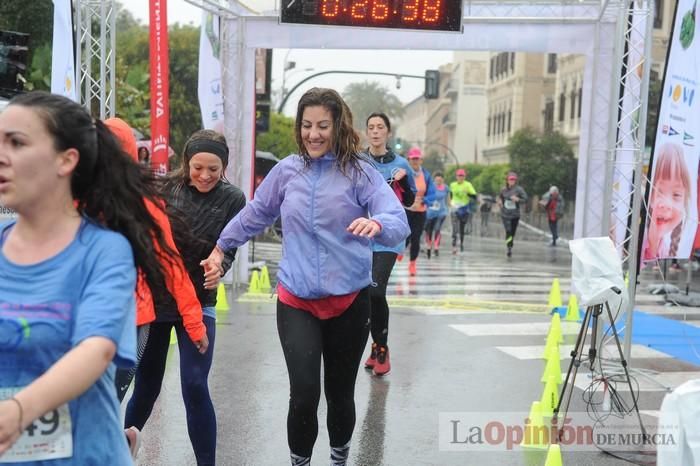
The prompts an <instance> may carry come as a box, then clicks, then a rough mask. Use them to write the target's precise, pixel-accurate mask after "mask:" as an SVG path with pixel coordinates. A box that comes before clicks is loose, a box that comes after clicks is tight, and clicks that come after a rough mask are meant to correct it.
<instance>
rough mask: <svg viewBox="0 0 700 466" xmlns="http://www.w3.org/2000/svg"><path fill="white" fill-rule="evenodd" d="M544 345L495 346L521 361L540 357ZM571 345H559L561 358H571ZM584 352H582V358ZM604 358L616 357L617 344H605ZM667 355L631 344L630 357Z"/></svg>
mask: <svg viewBox="0 0 700 466" xmlns="http://www.w3.org/2000/svg"><path fill="white" fill-rule="evenodd" d="M544 348H545V347H544V345H542V346H497V347H496V349H498V350H499V351H502V352H504V353H505V354H507V355H509V356H512V357H514V358H517V359H519V360H521V361H527V360H531V359H542V355H543V354H544ZM573 349H574V346H573V345H560V346H559V354H560V355H561V359H562V360H566V361H570V360H571V351H573ZM586 354H587V353H586ZM586 354H584V359H585V356H586ZM603 357H604V358H616V357H618V353H617V345H605V347H604V349H603ZM670 357H671V356H669V355H668V354H666V353H662V352H661V351H657V350H655V349H653V348H649V347H648V346H644V345H632V358H634V359H636V358H644V359H648V358H663V359H668V358H670Z"/></svg>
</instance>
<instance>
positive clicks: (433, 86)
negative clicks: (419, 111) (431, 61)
mask: <svg viewBox="0 0 700 466" xmlns="http://www.w3.org/2000/svg"><path fill="white" fill-rule="evenodd" d="M423 97H425V98H426V99H437V98H439V97H440V71H439V70H425V92H423Z"/></svg>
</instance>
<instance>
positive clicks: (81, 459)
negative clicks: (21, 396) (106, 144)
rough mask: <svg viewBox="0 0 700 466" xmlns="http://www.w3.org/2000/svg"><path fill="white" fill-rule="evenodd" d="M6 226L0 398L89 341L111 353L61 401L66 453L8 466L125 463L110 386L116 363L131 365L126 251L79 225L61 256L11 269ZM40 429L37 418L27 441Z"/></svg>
mask: <svg viewBox="0 0 700 466" xmlns="http://www.w3.org/2000/svg"><path fill="white" fill-rule="evenodd" d="M13 225H14V222H11V223H6V224H0V393H4V394H5V397H6V396H7V392H8V391H9V390H8V389H16V388H21V387H24V386H27V385H29V384H30V383H32V382H33V381H34V380H35V379H36V378H37V377H39V376H40V375H42V374H43V373H44V372H46V371H47V370H48V369H49V368H50V367H51V366H52V365H53V364H54V363H55V362H56V361H58V359H60V358H61V357H62V356H64V355H65V354H66V353H67V352H68V351H70V350H71V349H72V348H74V347H75V346H77V345H78V344H80V343H81V342H82V341H83V340H85V339H87V338H89V337H95V336H100V337H106V338H109V339H110V340H112V341H113V342H114V343H115V344H116V346H117V353H116V355H115V358H114V361H113V364H111V365H110V366H109V368H108V370H107V371H106V372H105V373H104V374H102V376H101V377H100V378H99V379H98V380H97V381H96V382H95V384H94V385H92V386H91V387H90V388H89V389H88V390H87V391H86V392H84V393H83V394H82V395H80V396H79V397H77V398H75V399H74V400H72V401H70V402H68V410H69V412H70V419H71V422H72V439H73V440H72V442H73V456H72V457H71V458H63V459H54V460H44V461H32V462H20V463H9V464H17V465H18V466H19V465H21V466H27V465H36V466H40V465H41V466H68V465H116V466H122V465H132V464H133V462H132V460H131V457H130V455H129V450H128V447H127V444H126V439H125V437H124V432H123V429H122V425H121V420H120V411H119V403H118V401H117V395H116V389H115V387H114V372H115V364H116V365H117V366H119V367H124V368H128V367H132V366H133V365H134V364H135V362H136V307H135V301H134V290H135V285H136V268H135V266H134V259H133V254H132V251H131V246H130V245H129V243H128V241H127V240H126V238H124V237H123V236H122V235H120V234H118V233H115V232H113V231H109V230H106V229H104V228H102V227H100V226H98V225H96V224H94V223H92V222H90V221H89V220H83V223H82V225H81V227H80V229H79V230H78V233H77V234H76V237H75V238H74V239H73V241H72V242H71V243H70V244H69V245H68V246H67V247H66V248H65V249H64V250H63V251H61V252H59V253H58V254H57V255H55V256H54V257H51V258H49V259H47V260H44V261H42V262H39V263H37V264H33V265H18V264H15V263H12V262H10V261H8V260H7V258H6V257H5V255H4V254H3V253H2V245H3V243H4V242H5V238H6V236H7V234H8V232H9V231H10V229H11V228H12V227H13ZM50 417H51V416H49V418H50ZM46 424H47V425H43V424H42V420H38V421H36V422H35V425H36V426H37V429H34V430H33V433H32V437H34V438H37V439H40V438H41V432H42V429H45V430H44V431H47V430H50V429H51V427H52V426H51V425H50V423H46ZM27 434H28V433H27V432H25V435H27ZM1 460H2V458H1V457H0V463H2V461H1Z"/></svg>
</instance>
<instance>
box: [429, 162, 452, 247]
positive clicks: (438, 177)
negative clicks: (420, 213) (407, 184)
mask: <svg viewBox="0 0 700 466" xmlns="http://www.w3.org/2000/svg"><path fill="white" fill-rule="evenodd" d="M433 182H434V183H435V194H434V196H433V200H432V202H431V203H430V205H428V211H427V212H426V216H425V250H426V253H427V255H428V259H430V256H431V254H432V251H433V250H434V251H435V257H437V256H438V255H439V254H440V240H441V239H442V233H440V229H441V228H442V224H443V223H444V221H445V219H446V218H447V214H448V212H449V208H448V207H447V202H448V200H449V195H450V188H449V187H448V186H447V185H446V184H445V178H444V176H443V175H442V173H440V172H437V173H435V174H434V175H433Z"/></svg>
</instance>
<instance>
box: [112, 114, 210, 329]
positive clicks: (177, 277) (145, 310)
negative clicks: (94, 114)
mask: <svg viewBox="0 0 700 466" xmlns="http://www.w3.org/2000/svg"><path fill="white" fill-rule="evenodd" d="M105 124H106V125H107V127H108V128H109V129H110V130H111V131H112V133H113V134H114V135H115V136H116V138H117V140H118V141H119V142H120V143H121V145H122V148H123V149H124V151H125V152H126V153H128V154H129V155H130V156H131V157H132V158H133V159H134V160H136V161H137V160H138V154H137V150H136V139H135V138H134V134H133V132H132V131H131V128H130V127H129V125H127V124H126V123H125V122H124V121H123V120H121V119H119V118H109V119H108V120H105ZM144 203H145V205H146V208H147V209H148V212H149V213H150V214H151V216H152V217H153V220H154V221H155V222H156V223H157V224H158V226H159V227H160V229H161V230H162V232H163V237H164V239H165V243H166V244H167V245H168V246H169V247H170V248H171V249H172V250H173V251H176V252H177V246H176V245H175V240H174V239H173V233H172V229H171V228H170V220H168V216H167V215H166V214H165V212H164V211H163V209H161V208H159V207H158V206H157V205H155V204H154V203H153V202H151V201H149V200H148V199H144ZM155 247H156V253H157V254H160V253H161V252H162V251H161V249H160V247H159V245H158V243H156V244H155ZM160 262H161V265H162V266H163V270H165V272H166V273H165V285H166V287H167V288H168V291H169V292H170V294H171V295H172V296H173V298H175V302H176V303H177V308H178V311H179V312H180V315H181V316H182V322H183V325H184V326H185V330H186V331H187V335H189V337H190V339H191V340H192V341H199V340H201V339H202V338H203V337H204V334H205V333H206V332H207V328H206V326H205V325H204V322H203V321H202V306H201V305H200V303H199V300H198V299H197V293H196V292H195V290H194V286H193V285H192V281H191V280H190V277H189V275H187V270H185V264H183V262H182V258H181V257H180V255H179V253H178V256H177V257H176V259H175V261H174V263H171V261H169V260H168V259H167V258H164V257H163V258H161V259H160ZM155 319H156V311H155V306H154V304H153V295H152V293H151V289H150V288H149V287H148V284H147V283H146V279H145V277H144V275H143V273H142V272H141V271H140V270H139V274H138V281H137V284H136V325H144V324H147V323H150V322H153V321H154V320H155Z"/></svg>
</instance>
